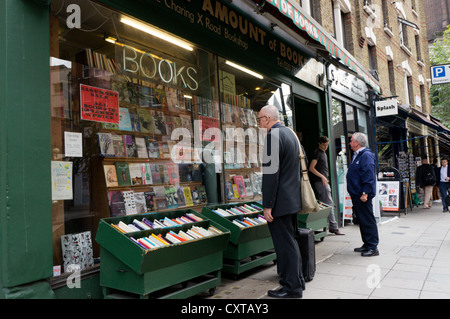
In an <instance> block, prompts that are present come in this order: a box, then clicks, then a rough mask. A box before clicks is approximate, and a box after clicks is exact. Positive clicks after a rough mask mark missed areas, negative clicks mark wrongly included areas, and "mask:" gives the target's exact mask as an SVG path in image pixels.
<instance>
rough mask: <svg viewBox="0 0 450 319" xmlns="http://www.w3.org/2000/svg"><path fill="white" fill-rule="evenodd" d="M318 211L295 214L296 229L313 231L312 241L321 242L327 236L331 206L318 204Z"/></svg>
mask: <svg viewBox="0 0 450 319" xmlns="http://www.w3.org/2000/svg"><path fill="white" fill-rule="evenodd" d="M319 207H320V210H319V211H318V212H313V213H309V214H297V221H298V227H300V228H309V229H312V230H314V239H315V240H320V241H323V240H324V238H325V236H326V235H327V226H328V215H330V213H331V206H329V205H326V204H324V203H321V202H319Z"/></svg>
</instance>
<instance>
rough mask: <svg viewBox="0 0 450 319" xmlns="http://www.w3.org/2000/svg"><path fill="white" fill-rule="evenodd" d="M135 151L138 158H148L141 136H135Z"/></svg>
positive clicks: (145, 145)
mask: <svg viewBox="0 0 450 319" xmlns="http://www.w3.org/2000/svg"><path fill="white" fill-rule="evenodd" d="M134 141H135V143H136V151H137V157H138V158H148V151H147V144H146V143H145V139H144V138H143V137H135V138H134Z"/></svg>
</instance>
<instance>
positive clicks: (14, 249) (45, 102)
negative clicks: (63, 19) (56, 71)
mask: <svg viewBox="0 0 450 319" xmlns="http://www.w3.org/2000/svg"><path fill="white" fill-rule="evenodd" d="M48 21H49V3H46V1H32V0H21V1H19V0H3V1H1V2H0V24H1V26H0V46H1V47H2V50H1V51H0V97H1V99H0V139H1V142H0V153H1V156H0V194H1V195H0V269H1V270H0V291H1V293H0V299H1V298H51V297H52V296H53V294H52V291H51V290H50V287H49V285H48V284H47V283H46V281H45V279H46V278H48V277H50V276H51V275H52V210H51V200H50V199H51V193H50V192H51V188H50V183H51V182H50V181H51V179H50V165H49V158H50V121H49V120H50V107H49V104H50V94H49V89H50V86H49V83H50V82H49V66H48V65H49V23H48Z"/></svg>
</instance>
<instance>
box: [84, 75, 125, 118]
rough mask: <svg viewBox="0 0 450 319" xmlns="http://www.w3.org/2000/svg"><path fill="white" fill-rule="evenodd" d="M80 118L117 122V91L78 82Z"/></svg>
mask: <svg viewBox="0 0 450 319" xmlns="http://www.w3.org/2000/svg"><path fill="white" fill-rule="evenodd" d="M80 104H81V119H82V120H87V121H94V122H103V123H115V124H119V93H118V92H116V91H111V90H105V89H102V88H97V87H93V86H89V85H84V84H80Z"/></svg>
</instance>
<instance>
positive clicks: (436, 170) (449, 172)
mask: <svg viewBox="0 0 450 319" xmlns="http://www.w3.org/2000/svg"><path fill="white" fill-rule="evenodd" d="M447 166H448V164H447ZM434 175H436V186H439V184H440V183H441V168H440V167H437V166H435V167H434ZM447 177H450V167H449V168H447Z"/></svg>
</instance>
